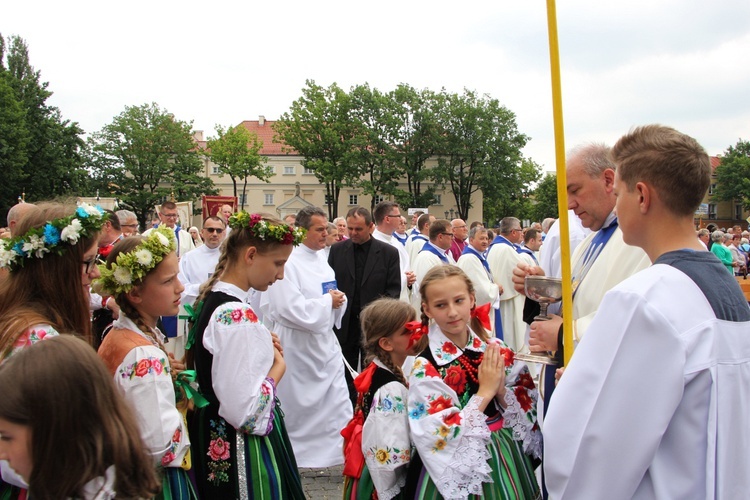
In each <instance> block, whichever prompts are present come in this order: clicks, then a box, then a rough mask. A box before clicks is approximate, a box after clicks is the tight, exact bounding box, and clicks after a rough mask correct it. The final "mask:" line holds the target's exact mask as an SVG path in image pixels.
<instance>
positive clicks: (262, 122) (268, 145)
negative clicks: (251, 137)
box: [241, 117, 296, 156]
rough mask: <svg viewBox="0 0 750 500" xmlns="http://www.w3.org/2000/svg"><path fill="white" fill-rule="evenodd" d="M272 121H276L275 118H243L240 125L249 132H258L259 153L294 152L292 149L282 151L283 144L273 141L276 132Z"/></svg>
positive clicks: (285, 153)
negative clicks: (260, 144) (261, 142)
mask: <svg viewBox="0 0 750 500" xmlns="http://www.w3.org/2000/svg"><path fill="white" fill-rule="evenodd" d="M274 123H276V121H275V120H266V119H265V118H264V117H260V119H259V120H245V121H243V122H242V123H241V125H242V126H243V127H245V128H246V129H248V130H249V131H250V132H254V133H256V134H258V139H260V140H261V141H263V148H261V150H260V154H262V155H264V156H275V155H288V154H291V155H293V154H296V152H294V151H290V152H285V151H283V149H282V148H283V147H284V145H283V144H279V143H276V142H273V139H274V137H276V132H275V131H274V129H273V124H274Z"/></svg>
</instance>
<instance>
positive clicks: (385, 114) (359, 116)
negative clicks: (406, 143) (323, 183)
mask: <svg viewBox="0 0 750 500" xmlns="http://www.w3.org/2000/svg"><path fill="white" fill-rule="evenodd" d="M349 97H350V99H351V117H352V119H353V120H354V124H355V127H356V128H355V130H356V132H355V134H354V136H353V141H352V142H353V147H354V149H353V154H352V162H353V163H356V164H357V165H359V168H358V170H360V171H362V172H363V174H364V177H363V178H362V179H360V180H359V181H357V185H358V186H360V187H361V188H362V192H363V193H364V194H368V195H370V196H372V201H371V203H370V210H374V209H375V196H376V195H382V196H398V195H402V194H403V193H404V191H403V190H399V189H398V186H399V179H400V178H402V177H403V176H404V169H403V168H402V167H401V166H399V165H398V164H397V162H396V148H395V147H394V143H393V140H392V138H393V131H394V130H395V129H396V127H397V126H398V121H397V120H396V119H395V117H394V114H393V109H394V104H395V103H394V102H393V100H392V99H391V98H390V96H389V95H384V94H383V93H382V92H380V91H379V90H378V89H371V88H370V86H369V85H368V84H367V83H365V84H364V85H357V86H355V87H353V88H352V89H351V91H350V92H349Z"/></svg>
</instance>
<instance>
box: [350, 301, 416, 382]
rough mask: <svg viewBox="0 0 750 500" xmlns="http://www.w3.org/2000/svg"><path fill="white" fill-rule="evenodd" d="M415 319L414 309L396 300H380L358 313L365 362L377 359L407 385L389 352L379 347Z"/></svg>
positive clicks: (402, 373)
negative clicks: (383, 341) (383, 339)
mask: <svg viewBox="0 0 750 500" xmlns="http://www.w3.org/2000/svg"><path fill="white" fill-rule="evenodd" d="M416 317H417V314H416V312H414V308H413V307H412V306H410V305H409V304H407V303H406V302H403V301H401V300H398V299H390V298H382V299H378V300H376V301H374V302H371V303H370V304H368V305H367V307H365V308H364V309H363V310H362V312H361V313H360V316H359V320H360V323H361V325H362V347H363V348H364V350H365V361H366V362H367V363H369V362H371V361H372V360H373V359H374V358H378V359H379V360H380V361H381V362H382V363H383V364H384V365H385V366H386V367H388V369H389V370H391V371H392V372H393V374H394V375H395V376H396V378H398V379H399V381H400V382H401V383H402V384H404V385H407V383H406V377H404V372H403V371H402V370H401V367H400V366H396V364H395V363H394V362H393V360H392V359H391V355H390V353H389V352H387V351H385V350H384V349H383V348H382V347H380V339H382V338H387V337H390V336H392V335H394V334H396V333H401V331H402V330H403V328H404V325H405V324H406V323H408V322H409V321H414V320H415V319H416Z"/></svg>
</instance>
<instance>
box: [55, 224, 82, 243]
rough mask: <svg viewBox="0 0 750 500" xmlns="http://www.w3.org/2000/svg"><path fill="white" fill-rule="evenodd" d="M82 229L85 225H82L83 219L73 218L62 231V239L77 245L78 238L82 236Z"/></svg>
mask: <svg viewBox="0 0 750 500" xmlns="http://www.w3.org/2000/svg"><path fill="white" fill-rule="evenodd" d="M81 229H83V226H81V221H79V220H78V219H73V220H72V221H70V224H69V225H67V226H65V228H64V229H63V230H62V232H61V233H60V239H61V240H63V241H68V242H70V243H72V244H73V245H75V244H76V243H78V238H80V237H81Z"/></svg>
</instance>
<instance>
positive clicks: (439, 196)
mask: <svg viewBox="0 0 750 500" xmlns="http://www.w3.org/2000/svg"><path fill="white" fill-rule="evenodd" d="M442 204H443V195H442V194H436V195H435V203H434V205H442Z"/></svg>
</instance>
